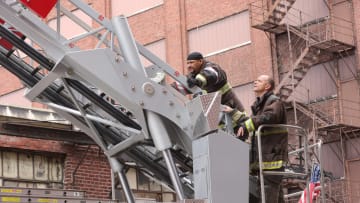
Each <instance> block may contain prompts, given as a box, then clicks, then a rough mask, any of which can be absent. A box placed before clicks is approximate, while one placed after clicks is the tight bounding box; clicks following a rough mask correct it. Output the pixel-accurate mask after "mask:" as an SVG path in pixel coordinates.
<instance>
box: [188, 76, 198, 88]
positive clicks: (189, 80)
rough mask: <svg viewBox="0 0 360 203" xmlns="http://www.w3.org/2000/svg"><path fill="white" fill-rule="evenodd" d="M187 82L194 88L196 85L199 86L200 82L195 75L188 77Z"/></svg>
mask: <svg viewBox="0 0 360 203" xmlns="http://www.w3.org/2000/svg"><path fill="white" fill-rule="evenodd" d="M186 82H187V84H188V86H189V87H190V88H193V87H194V86H195V85H198V86H199V84H200V83H199V81H198V80H197V79H195V78H193V77H188V78H187V80H186Z"/></svg>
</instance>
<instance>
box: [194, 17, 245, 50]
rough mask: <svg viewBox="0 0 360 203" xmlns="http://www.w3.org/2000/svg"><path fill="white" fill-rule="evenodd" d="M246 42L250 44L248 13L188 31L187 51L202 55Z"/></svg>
mask: <svg viewBox="0 0 360 203" xmlns="http://www.w3.org/2000/svg"><path fill="white" fill-rule="evenodd" d="M248 42H250V21H249V12H248V11H244V12H241V13H239V14H236V15H233V16H230V17H227V18H224V19H223V20H220V21H216V22H213V23H210V24H207V25H204V26H201V27H199V28H196V29H193V30H190V31H189V51H190V52H192V51H200V52H201V53H202V54H203V55H209V54H211V53H214V52H218V51H221V50H224V49H225V50H226V49H229V48H232V47H236V46H241V45H242V44H244V43H245V44H246V43H248Z"/></svg>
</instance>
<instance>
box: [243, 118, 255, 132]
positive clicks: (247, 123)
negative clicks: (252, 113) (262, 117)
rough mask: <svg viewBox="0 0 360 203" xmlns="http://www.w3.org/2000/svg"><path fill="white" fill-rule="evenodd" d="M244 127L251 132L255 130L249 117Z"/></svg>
mask: <svg viewBox="0 0 360 203" xmlns="http://www.w3.org/2000/svg"><path fill="white" fill-rule="evenodd" d="M245 127H246V129H247V130H248V131H249V132H252V131H254V130H255V126H254V123H253V121H252V120H251V118H249V119H247V120H246V121H245Z"/></svg>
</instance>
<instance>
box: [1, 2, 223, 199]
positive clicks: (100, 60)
mask: <svg viewBox="0 0 360 203" xmlns="http://www.w3.org/2000/svg"><path fill="white" fill-rule="evenodd" d="M69 2H71V3H72V4H73V5H74V6H75V7H76V8H77V9H79V10H81V11H82V12H84V13H85V14H87V15H88V16H89V17H90V18H91V19H92V20H94V21H96V22H97V23H98V24H99V25H100V26H99V27H98V28H96V29H93V28H92V27H91V26H90V25H87V24H86V23H84V22H83V21H82V20H81V19H79V18H77V17H76V16H75V15H73V14H72V13H71V12H70V11H68V10H67V9H66V8H64V7H62V6H61V4H60V2H58V4H57V8H56V11H57V19H56V21H57V28H56V30H53V29H51V28H50V27H49V26H48V25H46V24H45V23H44V22H43V21H42V20H41V19H39V18H38V17H37V16H36V15H35V14H33V13H32V12H31V11H30V10H28V9H25V8H24V7H23V6H22V5H20V4H18V3H9V2H8V1H3V0H2V1H0V17H1V18H2V19H4V20H5V21H6V22H7V23H9V24H10V25H12V26H13V27H15V28H16V29H17V30H18V31H20V32H22V33H24V34H25V35H26V36H27V38H28V39H30V40H31V43H32V44H34V45H37V46H39V47H40V48H41V49H42V51H43V52H44V53H45V54H46V57H48V58H49V59H50V60H52V61H54V62H55V66H54V67H47V68H49V69H51V71H50V73H48V74H47V75H46V76H45V77H44V78H42V79H41V80H40V81H39V82H38V83H37V84H36V85H35V86H33V87H31V88H30V89H29V90H28V91H27V93H26V95H25V96H26V97H27V98H28V99H30V100H32V101H35V100H36V101H39V102H44V103H46V104H47V105H49V106H50V107H51V108H53V109H54V110H55V111H56V112H57V113H58V114H59V115H61V116H62V117H64V118H65V119H67V120H69V121H71V122H72V123H73V124H74V125H76V126H77V127H79V128H80V129H81V130H82V131H84V132H85V133H86V134H87V135H89V136H90V137H91V138H92V139H93V140H94V141H95V142H96V143H97V144H98V145H99V146H100V147H101V149H102V150H103V151H104V152H105V154H106V155H107V157H108V159H109V162H110V165H111V167H112V170H113V172H114V173H118V175H119V178H120V182H121V183H122V185H123V188H124V190H125V192H126V198H127V200H128V202H130V203H133V202H134V198H133V195H132V194H131V190H130V189H129V187H128V184H127V180H126V177H125V175H124V174H123V171H122V168H123V167H122V164H121V163H120V162H119V161H118V160H117V159H116V157H117V156H119V154H121V153H122V152H124V151H125V150H127V149H128V148H130V147H133V146H135V145H137V144H138V143H141V142H142V141H144V140H145V139H152V140H153V141H154V144H155V147H156V148H157V149H158V150H160V151H162V155H163V157H164V159H165V163H166V166H167V168H168V171H169V175H170V178H171V181H172V184H173V186H174V188H175V190H176V192H177V193H178V195H179V199H180V200H182V199H185V195H184V192H183V189H182V185H181V180H180V178H179V176H178V171H177V168H176V166H175V163H174V160H173V158H172V155H171V153H170V149H171V148H173V147H175V146H177V147H180V148H182V149H183V150H184V151H185V152H187V153H188V155H190V156H191V154H192V146H191V142H192V140H193V139H195V138H196V137H198V136H201V135H203V134H206V133H208V132H210V131H212V130H214V125H213V123H214V122H213V121H212V122H211V120H214V119H213V118H210V117H211V116H213V115H214V112H215V113H216V112H218V110H212V109H217V108H219V107H220V105H219V103H218V101H219V97H220V96H219V95H218V94H215V95H206V96H200V97H198V98H197V99H196V100H193V101H190V100H189V99H188V98H187V97H185V96H183V95H181V94H176V93H174V90H173V89H172V87H170V86H169V85H167V84H158V83H156V82H154V81H153V80H152V79H151V78H149V77H148V75H147V73H146V71H145V69H144V67H143V65H142V64H141V62H140V58H139V54H141V55H143V56H144V57H145V58H146V59H148V60H149V61H151V62H152V63H154V65H155V66H156V68H157V69H158V70H159V71H163V72H165V73H166V74H167V75H168V76H170V77H172V78H173V79H174V80H176V81H178V82H180V83H181V84H182V85H184V86H185V87H186V88H188V86H187V83H186V77H185V76H183V75H181V74H178V72H177V71H175V70H173V69H172V68H171V67H170V66H169V65H167V64H166V63H165V62H163V61H161V60H160V59H159V58H158V57H156V56H155V55H154V54H152V53H151V52H150V51H148V50H147V49H146V48H145V47H143V46H142V45H140V44H139V43H137V42H136V41H135V40H134V39H133V37H132V34H131V32H130V29H129V26H128V24H127V21H126V18H125V17H123V16H120V17H116V18H114V19H113V20H112V21H110V20H108V19H106V18H104V17H103V16H102V15H100V14H98V13H97V12H96V11H95V10H93V9H92V8H91V7H89V5H87V4H85V3H84V2H82V1H79V0H69ZM60 12H62V13H63V14H64V15H66V16H67V17H69V18H70V19H71V20H73V22H75V23H76V24H78V25H79V26H81V27H82V28H84V29H85V30H86V31H87V32H86V33H84V34H81V35H79V36H76V37H74V38H72V39H66V38H64V37H63V36H62V35H61V30H60V23H61V19H60V17H61V14H60ZM101 31H105V34H103V35H102V34H100V32H101ZM109 34H110V35H111V40H110V41H108V40H107V39H106V37H107V36H108V35H109ZM93 36H95V38H97V39H98V40H99V41H98V42H97V44H96V46H95V47H94V49H93V50H87V51H83V50H80V49H79V48H78V47H76V46H75V45H74V43H75V42H77V41H79V40H81V39H85V38H87V37H93ZM113 36H115V37H117V40H118V42H119V44H118V46H116V45H114V38H113ZM101 45H105V46H106V47H108V48H102V49H100V48H99V47H100V46H101ZM24 66H26V65H24ZM100 67H101V68H100ZM68 79H72V80H76V81H79V82H80V83H82V84H84V85H87V86H94V87H96V88H97V89H98V90H99V91H103V92H105V93H106V94H107V95H109V96H110V97H111V98H113V99H115V100H116V101H121V104H122V105H123V106H125V107H126V108H127V109H128V110H130V111H131V112H132V113H133V114H134V116H135V118H136V122H137V123H138V124H139V125H140V126H141V127H142V129H141V130H136V129H131V128H129V127H127V126H125V125H123V124H122V123H121V122H118V121H116V120H114V119H113V118H111V117H108V115H107V114H105V113H103V112H102V111H101V109H99V113H100V115H96V116H95V115H92V114H88V113H87V112H86V110H85V109H84V108H83V107H82V105H81V104H80V100H81V95H78V94H77V92H75V91H74V90H73V89H72V88H71V86H70V85H69V84H68V82H67V80H68ZM59 83H60V84H62V85H63V86H64V87H65V91H66V94H67V96H68V98H69V99H70V100H71V101H72V103H73V104H74V106H75V107H76V109H72V108H68V107H65V106H61V105H58V104H55V103H51V102H49V101H48V100H47V99H46V98H43V97H39V96H40V95H41V94H42V93H43V92H44V91H45V90H46V89H47V88H49V87H50V86H51V85H52V84H59ZM188 89H189V91H190V92H196V91H200V89H199V88H188ZM202 98H206V99H209V98H210V100H209V103H210V105H209V106H207V107H204V102H203V100H204V99H202ZM92 108H95V107H92ZM94 110H95V111H96V108H95V109H94ZM216 119H217V118H216ZM93 122H96V123H101V124H105V125H109V126H111V127H112V128H116V129H117V130H119V131H121V132H124V133H125V134H127V135H128V138H127V139H125V140H124V141H122V142H120V143H117V144H116V145H108V143H106V142H104V140H103V139H102V135H101V134H100V133H99V131H98V130H97V128H96V127H95V126H94V124H93Z"/></svg>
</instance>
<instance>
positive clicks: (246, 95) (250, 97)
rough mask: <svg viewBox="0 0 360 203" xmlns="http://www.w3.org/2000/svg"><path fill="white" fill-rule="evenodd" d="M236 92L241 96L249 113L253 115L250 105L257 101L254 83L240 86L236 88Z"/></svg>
mask: <svg viewBox="0 0 360 203" xmlns="http://www.w3.org/2000/svg"><path fill="white" fill-rule="evenodd" d="M234 92H235V94H236V95H237V96H238V97H239V99H240V101H241V103H242V104H243V105H244V108H245V111H246V113H247V114H249V115H251V108H250V106H251V105H252V104H253V103H254V101H255V94H254V91H253V83H250V84H246V85H242V86H238V87H236V88H234Z"/></svg>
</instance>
